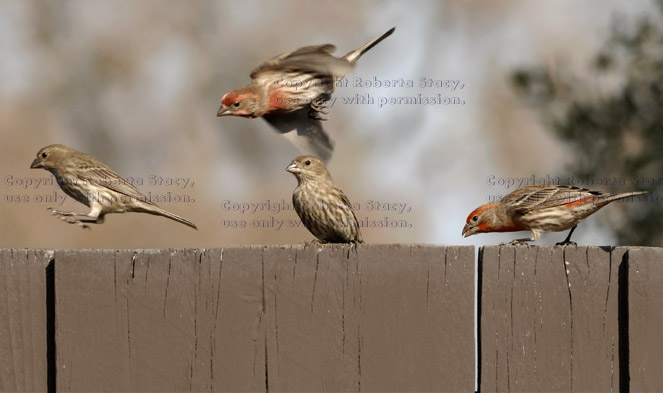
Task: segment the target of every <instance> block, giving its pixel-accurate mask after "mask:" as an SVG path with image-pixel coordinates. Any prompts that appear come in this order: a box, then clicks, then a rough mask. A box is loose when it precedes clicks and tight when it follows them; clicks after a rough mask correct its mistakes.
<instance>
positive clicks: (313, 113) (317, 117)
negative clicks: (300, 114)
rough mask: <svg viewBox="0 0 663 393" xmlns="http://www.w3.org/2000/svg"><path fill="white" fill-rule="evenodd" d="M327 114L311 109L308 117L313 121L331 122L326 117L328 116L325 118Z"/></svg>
mask: <svg viewBox="0 0 663 393" xmlns="http://www.w3.org/2000/svg"><path fill="white" fill-rule="evenodd" d="M326 114H327V112H324V111H316V110H313V109H311V110H310V111H309V113H308V117H309V118H311V119H313V120H320V121H327V120H329V118H328V117H326V116H323V115H326Z"/></svg>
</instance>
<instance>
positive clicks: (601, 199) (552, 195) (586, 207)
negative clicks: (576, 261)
mask: <svg viewBox="0 0 663 393" xmlns="http://www.w3.org/2000/svg"><path fill="white" fill-rule="evenodd" d="M646 193H647V192H646V191H641V192H628V193H624V194H617V195H612V194H608V193H605V192H600V191H590V190H587V189H584V188H578V187H567V186H555V185H550V186H544V185H539V186H527V187H523V188H519V189H517V190H515V191H513V192H512V193H510V194H508V195H506V196H505V197H504V198H502V199H501V200H500V201H497V202H490V203H486V204H485V205H482V206H479V207H478V208H476V209H474V211H473V212H472V213H470V215H469V216H468V217H467V223H466V224H465V227H464V228H463V237H468V236H471V235H474V234H475V233H482V232H516V231H532V237H531V238H530V239H516V240H514V241H512V242H511V244H519V243H523V242H527V241H535V240H537V239H538V238H539V235H540V234H541V232H558V231H564V230H567V229H570V230H571V231H570V232H569V235H568V236H567V237H566V239H565V240H564V241H563V242H560V243H557V245H567V244H575V243H574V242H572V241H571V234H573V230H575V229H576V226H577V225H578V223H580V221H582V220H583V219H584V218H585V217H587V216H589V215H591V214H593V213H595V212H596V211H597V210H599V209H600V208H602V207H603V206H605V205H607V204H608V203H610V202H613V201H616V200H618V199H624V198H630V197H633V196H635V195H641V194H646Z"/></svg>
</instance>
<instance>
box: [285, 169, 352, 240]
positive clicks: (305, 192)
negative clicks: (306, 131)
mask: <svg viewBox="0 0 663 393" xmlns="http://www.w3.org/2000/svg"><path fill="white" fill-rule="evenodd" d="M286 170H287V171H288V172H290V173H292V174H293V175H295V177H296V178H297V183H298V184H297V188H295V191H294V193H293V194H292V203H293V205H294V207H295V211H296V212H297V214H298V215H299V218H300V219H301V220H302V222H303V223H304V225H305V226H306V228H308V230H309V231H310V232H311V233H312V234H313V235H314V236H315V237H317V238H318V239H319V240H320V241H322V242H323V243H363V240H362V238H361V231H360V229H359V222H358V221H357V217H356V216H355V213H354V210H352V205H351V204H350V201H349V200H348V198H347V197H346V196H345V194H344V193H343V191H341V190H340V189H338V188H337V187H336V186H334V182H333V180H332V177H331V175H330V174H329V171H327V168H326V167H325V164H323V163H322V161H320V159H318V158H317V157H313V156H300V157H297V158H295V159H294V160H292V162H291V163H290V165H288V167H287V168H286Z"/></svg>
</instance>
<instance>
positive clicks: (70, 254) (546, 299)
mask: <svg viewBox="0 0 663 393" xmlns="http://www.w3.org/2000/svg"><path fill="white" fill-rule="evenodd" d="M478 269H479V270H478V272H477V273H478V277H479V279H478V285H479V287H478V300H477V303H478V315H479V318H478V321H477V322H478V340H477V341H478V346H479V347H478V354H479V359H478V378H479V390H480V391H485V392H488V391H592V392H595V391H622V392H625V391H633V392H635V391H661V390H663V334H662V333H663V285H662V284H663V249H657V248H621V247H620V248H598V247H577V248H576V247H525V246H518V247H512V246H503V247H498V246H490V247H483V248H482V249H480V251H479V260H478ZM474 277H475V254H474V248H473V247H444V246H428V245H360V246H358V247H350V246H340V245H326V246H320V245H307V246H283V247H280V246H269V247H260V246H251V247H229V248H223V249H204V250H195V249H177V250H117V251H116V250H56V251H49V250H15V249H2V250H0V355H1V356H0V389H2V391H51V392H55V391H115V392H118V391H163V392H166V391H168V392H170V391H195V392H202V391H265V392H266V391H467V392H472V391H474V390H475V389H474V386H475V385H474V383H475V333H474V332H475V330H474V325H475V318H474V315H475V311H474V293H475V284H474V283H475V278H474Z"/></svg>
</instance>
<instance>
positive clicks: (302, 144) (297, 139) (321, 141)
mask: <svg viewBox="0 0 663 393" xmlns="http://www.w3.org/2000/svg"><path fill="white" fill-rule="evenodd" d="M394 30H395V28H392V29H390V30H389V31H387V32H385V33H384V34H382V35H380V36H378V37H375V38H373V39H372V40H370V41H369V42H367V43H366V44H364V45H362V46H361V47H359V48H357V49H355V50H353V51H351V52H349V53H347V54H346V55H344V56H341V57H336V56H333V55H332V53H333V52H334V50H335V49H336V48H335V47H334V45H330V44H326V45H312V46H305V47H303V48H299V49H296V50H294V51H291V52H287V53H284V54H281V55H278V56H276V57H274V58H272V59H270V60H268V61H267V62H265V63H264V64H262V65H261V66H259V67H258V68H256V69H254V70H253V71H252V72H251V84H250V85H248V86H246V87H241V88H239V89H235V90H233V91H231V92H230V93H227V94H225V95H224V96H223V98H222V99H221V107H220V108H219V111H218V112H217V114H216V115H217V116H241V117H247V118H256V117H262V118H263V119H265V120H266V121H267V122H268V123H269V124H271V125H272V126H273V127H274V128H275V129H276V130H277V131H278V132H279V133H281V134H282V135H284V136H285V137H286V138H288V140H290V142H291V143H293V144H294V145H295V146H297V147H298V148H299V149H300V150H302V151H304V152H309V153H314V154H315V155H317V156H319V157H320V158H322V160H323V161H328V160H329V157H331V153H332V150H333V148H334V147H333V144H332V141H331V140H330V139H329V136H328V135H327V134H326V133H325V131H324V130H323V129H322V123H321V122H320V120H327V119H326V118H324V117H323V116H322V115H324V114H326V112H325V110H324V109H325V103H326V102H327V101H328V100H330V99H331V95H332V93H333V92H334V83H335V81H336V80H337V79H341V78H342V77H343V76H344V75H345V74H346V73H348V72H349V71H351V70H352V68H353V66H354V64H355V63H356V62H357V60H358V59H359V58H360V57H361V55H363V54H364V53H366V52H367V51H368V50H369V49H371V48H373V47H374V46H375V45H377V44H378V43H379V42H380V41H382V40H383V39H385V38H387V37H388V36H389V35H391V33H393V32H394ZM295 130H296V132H291V131H295Z"/></svg>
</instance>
